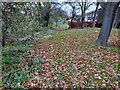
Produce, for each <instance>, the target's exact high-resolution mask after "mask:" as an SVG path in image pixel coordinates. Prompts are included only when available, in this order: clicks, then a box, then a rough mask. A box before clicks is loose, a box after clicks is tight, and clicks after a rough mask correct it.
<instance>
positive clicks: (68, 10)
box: [62, 4, 100, 16]
mask: <svg viewBox="0 0 120 90" xmlns="http://www.w3.org/2000/svg"><path fill="white" fill-rule="evenodd" d="M99 8H100V7H99ZM62 9H63V10H65V11H66V12H67V14H68V16H70V15H71V10H72V8H71V7H70V6H69V5H65V6H63V8H62ZM95 9H96V5H94V4H93V5H91V6H90V7H89V9H88V10H87V11H86V13H87V12H90V11H93V10H95ZM77 14H78V15H79V14H80V13H77Z"/></svg>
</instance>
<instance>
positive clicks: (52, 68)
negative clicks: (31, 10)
mask: <svg viewBox="0 0 120 90" xmlns="http://www.w3.org/2000/svg"><path fill="white" fill-rule="evenodd" d="M43 33H44V35H51V34H52V37H50V38H48V39H44V38H41V37H40V39H39V40H38V41H33V42H34V43H32V41H30V42H29V41H26V42H20V41H18V42H14V43H12V44H10V45H6V46H5V47H3V51H2V56H3V57H2V67H3V68H2V69H3V71H4V73H3V84H4V85H3V87H16V88H20V87H22V88H24V87H26V86H27V84H26V82H28V81H30V80H33V81H32V82H34V79H35V77H36V76H35V73H36V72H38V71H39V72H38V73H39V74H40V75H39V77H40V80H36V79H35V80H36V81H35V82H36V84H37V86H38V87H43V88H44V85H43V84H45V85H46V86H47V87H48V86H49V85H52V84H54V83H57V82H56V81H55V82H52V81H54V77H57V80H58V81H60V82H61V81H64V82H65V84H68V87H72V86H73V87H96V84H95V83H97V84H98V86H99V87H104V86H102V84H103V81H104V80H109V83H107V81H104V82H105V87H106V86H107V87H108V88H111V87H112V86H111V84H112V85H113V86H114V87H115V85H117V84H115V83H116V82H117V81H118V78H117V77H116V76H115V75H116V73H117V71H118V70H119V66H120V65H118V63H117V62H115V61H114V60H116V59H117V57H116V56H117V55H118V47H117V46H114V45H112V43H111V42H110V46H108V47H101V46H96V45H95V42H96V40H97V36H98V34H99V29H96V28H95V29H92V28H85V29H71V30H66V31H62V32H57V31H54V30H47V31H44V32H43ZM117 33H118V30H117V29H115V30H113V31H112V33H111V37H110V38H111V40H113V39H112V38H114V37H116V35H117ZM44 35H43V36H44ZM37 37H38V36H37ZM113 42H114V41H113ZM39 44H40V46H39ZM51 45H52V46H53V47H51ZM33 47H35V48H34V49H35V50H34V49H33ZM40 48H41V50H40ZM39 50H40V51H39ZM41 52H43V56H44V59H43V57H42V56H41V57H40V56H39V55H40V53H41ZM24 55H26V56H25V57H23V56H24ZM27 55H28V56H27ZM36 56H37V58H36ZM38 56H39V57H38ZM31 58H32V59H31ZM47 58H50V59H51V61H50V62H48V63H47V62H46V61H47ZM23 59H25V60H27V59H28V60H31V63H32V64H31V66H29V65H27V64H26V63H23V61H22V60H23ZM21 62H22V64H21ZM46 63H47V64H48V65H46ZM109 67H110V68H111V69H112V70H113V71H109ZM42 70H44V73H41V72H42ZM113 72H114V73H113ZM56 73H57V74H56ZM96 73H97V74H98V76H97V74H96ZM111 73H112V74H111ZM95 74H96V75H95ZM77 75H78V76H77ZM47 77H49V78H50V79H51V80H47ZM43 78H44V79H43ZM45 80H46V81H45ZM77 80H78V81H77ZM82 80H83V81H84V82H82ZM74 81H75V82H76V84H75V83H73V82H74ZM27 87H32V86H27ZM61 87H62V86H61Z"/></svg>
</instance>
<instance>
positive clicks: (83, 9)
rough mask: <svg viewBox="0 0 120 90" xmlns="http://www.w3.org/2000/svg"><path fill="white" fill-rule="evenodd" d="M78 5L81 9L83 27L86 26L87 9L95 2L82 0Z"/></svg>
mask: <svg viewBox="0 0 120 90" xmlns="http://www.w3.org/2000/svg"><path fill="white" fill-rule="evenodd" d="M78 5H79V7H80V10H81V24H82V28H84V21H85V13H86V10H88V9H89V7H90V6H91V5H93V3H91V2H87V0H84V1H83V0H82V2H78Z"/></svg>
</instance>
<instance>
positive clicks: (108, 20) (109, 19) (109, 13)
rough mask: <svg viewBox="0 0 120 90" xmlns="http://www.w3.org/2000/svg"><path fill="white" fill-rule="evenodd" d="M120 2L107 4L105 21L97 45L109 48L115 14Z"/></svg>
mask: <svg viewBox="0 0 120 90" xmlns="http://www.w3.org/2000/svg"><path fill="white" fill-rule="evenodd" d="M119 3H120V2H107V3H106V7H105V13H104V19H103V23H102V27H101V30H100V33H99V36H98V40H97V44H98V45H101V46H107V41H108V38H109V36H110V32H111V29H112V25H113V21H114V18H115V13H116V10H117V7H118V6H119Z"/></svg>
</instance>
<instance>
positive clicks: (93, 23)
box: [92, 2, 99, 28]
mask: <svg viewBox="0 0 120 90" xmlns="http://www.w3.org/2000/svg"><path fill="white" fill-rule="evenodd" d="M98 6H99V2H97V6H96V10H95V13H94V17H93V22H92V27H93V28H94V27H95V18H96V14H97V10H98Z"/></svg>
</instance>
